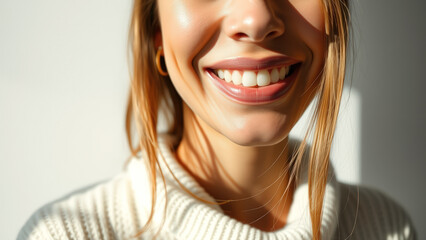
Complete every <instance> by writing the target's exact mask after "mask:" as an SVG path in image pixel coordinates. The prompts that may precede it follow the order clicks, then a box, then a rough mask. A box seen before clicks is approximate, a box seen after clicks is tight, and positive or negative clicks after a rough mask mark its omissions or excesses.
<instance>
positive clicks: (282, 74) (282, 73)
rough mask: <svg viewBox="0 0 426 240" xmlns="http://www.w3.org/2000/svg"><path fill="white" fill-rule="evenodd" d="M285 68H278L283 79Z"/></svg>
mask: <svg viewBox="0 0 426 240" xmlns="http://www.w3.org/2000/svg"><path fill="white" fill-rule="evenodd" d="M285 69H286V67H282V68H281V69H280V79H284V78H285V72H286V71H285Z"/></svg>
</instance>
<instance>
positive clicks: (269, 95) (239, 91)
mask: <svg viewBox="0 0 426 240" xmlns="http://www.w3.org/2000/svg"><path fill="white" fill-rule="evenodd" d="M294 67H295V69H293V72H292V73H291V75H290V76H288V77H286V78H285V79H284V80H280V81H278V82H276V83H273V84H271V85H268V86H263V87H243V86H242V85H234V84H232V83H227V82H226V81H224V80H223V79H220V78H219V77H217V76H216V75H215V74H214V73H213V72H212V71H211V70H207V72H208V74H209V75H210V76H211V77H212V79H213V83H214V84H215V86H216V87H217V88H218V89H219V90H220V91H221V92H222V93H224V94H225V95H226V96H228V97H229V98H231V99H232V100H234V101H236V102H239V103H243V104H263V103H269V102H272V101H275V100H277V99H278V98H280V97H282V96H283V95H284V94H285V93H286V92H287V91H288V90H289V89H290V88H291V86H292V85H293V82H294V80H295V78H296V76H297V75H298V72H299V68H300V65H295V66H294Z"/></svg>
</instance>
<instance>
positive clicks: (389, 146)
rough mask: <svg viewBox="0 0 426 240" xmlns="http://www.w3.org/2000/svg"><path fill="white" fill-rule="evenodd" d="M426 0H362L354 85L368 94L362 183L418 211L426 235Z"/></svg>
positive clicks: (418, 222) (363, 96)
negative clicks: (405, 0) (425, 92)
mask: <svg viewBox="0 0 426 240" xmlns="http://www.w3.org/2000/svg"><path fill="white" fill-rule="evenodd" d="M425 7H426V3H425V2H423V1H419V0H415V1H410V3H409V4H408V3H402V2H401V1H396V0H390V1H389V0H387V1H384V0H378V1H364V2H362V1H359V2H357V3H356V4H355V6H354V8H355V9H354V10H355V12H354V18H355V26H354V34H355V42H356V45H357V46H356V50H355V51H356V56H355V65H354V77H353V80H352V88H353V90H355V91H357V92H358V93H359V94H360V97H361V99H362V101H361V128H360V130H361V138H360V139H361V157H360V159H361V163H360V165H361V171H360V172H361V179H360V183H361V184H365V185H371V186H374V187H377V188H379V189H380V190H382V191H383V192H385V193H386V194H388V195H390V196H391V197H392V198H394V199H395V200H397V201H398V202H399V203H401V205H403V207H404V208H405V209H406V210H407V211H408V213H409V214H410V215H411V218H412V220H413V222H414V224H415V226H416V228H417V232H418V237H419V239H426V230H425V229H424V228H421V226H426V220H425V218H424V215H425V214H426V210H425V208H424V206H423V205H424V202H426V191H425V190H424V189H425V188H424V184H425V182H426V175H425V174H424V170H425V169H426V161H425V160H426V150H425V149H426V127H425V126H424V125H425V124H426V94H424V91H425V89H426V81H425V79H426V77H425V76H424V73H423V71H422V70H423V69H424V64H425V63H426V47H425V42H426V28H424V26H423V25H424V23H425V22H426V17H425V16H424V15H423V13H422V11H423V9H425Z"/></svg>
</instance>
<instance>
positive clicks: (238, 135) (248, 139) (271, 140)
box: [224, 129, 288, 147]
mask: <svg viewBox="0 0 426 240" xmlns="http://www.w3.org/2000/svg"><path fill="white" fill-rule="evenodd" d="M224 135H225V136H226V137H227V138H228V139H229V140H230V141H232V142H233V143H235V144H238V145H240V146H246V147H262V146H272V145H275V144H278V143H280V142H282V141H283V140H284V139H286V138H287V136H288V132H287V133H286V132H283V131H277V130H275V131H269V132H266V131H263V132H259V131H252V129H247V130H240V131H233V132H231V133H228V134H224Z"/></svg>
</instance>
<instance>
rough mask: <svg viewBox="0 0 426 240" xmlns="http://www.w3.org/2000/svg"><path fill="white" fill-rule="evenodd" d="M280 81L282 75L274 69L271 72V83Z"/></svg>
mask: <svg viewBox="0 0 426 240" xmlns="http://www.w3.org/2000/svg"><path fill="white" fill-rule="evenodd" d="M279 79H280V73H279V72H278V69H276V68H274V69H272V71H271V82H272V83H276V82H278V80H279Z"/></svg>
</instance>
